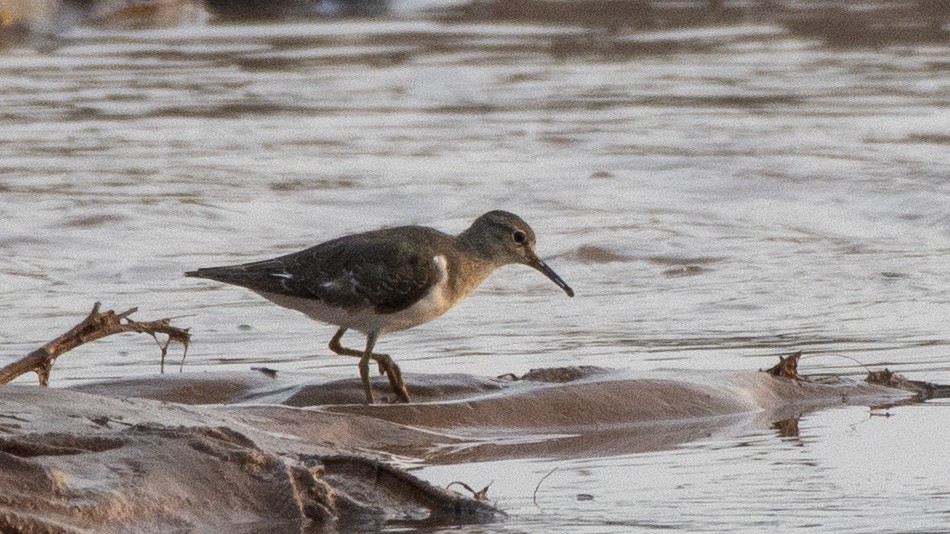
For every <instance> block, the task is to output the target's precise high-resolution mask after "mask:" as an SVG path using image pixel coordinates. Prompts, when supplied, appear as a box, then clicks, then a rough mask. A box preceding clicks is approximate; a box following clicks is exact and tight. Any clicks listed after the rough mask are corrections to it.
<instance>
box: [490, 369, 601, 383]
mask: <svg viewBox="0 0 950 534" xmlns="http://www.w3.org/2000/svg"><path fill="white" fill-rule="evenodd" d="M607 372H608V371H607V369H604V368H603V367H597V366H596V365H579V366H576V367H551V368H542V369H531V370H530V371H528V372H527V373H525V374H524V375H522V376H520V377H519V376H517V375H515V374H514V373H508V374H504V375H501V376H499V377H497V378H498V380H505V381H511V382H514V381H518V380H527V381H530V382H549V383H552V384H563V383H566V382H573V381H575V380H580V379H582V378H587V377H589V376H594V375H599V374H604V373H607Z"/></svg>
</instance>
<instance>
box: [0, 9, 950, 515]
mask: <svg viewBox="0 0 950 534" xmlns="http://www.w3.org/2000/svg"><path fill="white" fill-rule="evenodd" d="M66 38H67V39H66V41H65V42H64V43H62V45H61V46H59V47H57V48H55V49H51V50H45V49H44V50H36V49H30V48H13V49H11V50H7V51H5V52H4V53H3V55H2V56H0V199H2V200H0V247H2V248H0V250H2V251H3V253H2V254H0V304H2V307H3V309H4V312H3V320H0V353H2V354H4V356H5V357H6V356H11V357H12V356H14V355H19V354H25V353H26V352H28V351H29V350H32V349H33V348H35V347H36V346H37V345H39V344H42V343H44V342H45V341H47V340H48V339H50V338H51V337H53V336H54V335H56V334H58V333H59V332H61V331H62V330H64V329H65V328H68V327H69V326H71V325H73V324H75V323H76V322H77V321H78V320H79V319H80V318H81V317H82V316H83V314H85V313H86V312H87V311H88V309H89V308H90V307H91V305H92V303H93V302H94V301H96V300H102V301H104V304H105V306H107V307H115V308H122V309H124V308H127V307H131V306H139V307H140V308H141V311H140V312H139V314H140V316H141V318H143V319H150V318H157V317H164V316H172V317H175V319H174V320H175V322H176V324H180V325H182V326H189V327H191V328H192V331H193V333H194V336H195V339H194V345H193V347H192V349H191V351H190V352H189V354H188V359H187V360H186V362H185V365H184V372H185V373H201V372H202V371H204V370H212V369H213V370H245V369H247V368H248V367H249V366H251V365H266V366H268V367H272V368H275V369H278V371H279V372H281V373H285V374H293V375H301V376H307V375H313V376H316V377H319V378H320V379H330V378H352V377H353V375H354V373H355V372H356V367H355V362H354V361H351V360H350V359H347V358H341V357H335V356H331V355H330V354H329V351H328V350H327V349H326V348H325V347H326V343H327V341H329V336H330V335H331V334H332V329H331V328H329V327H324V326H320V325H317V324H314V323H311V322H309V321H308V320H307V319H306V318H304V317H302V316H298V315H296V314H294V313H292V312H288V311H283V310H280V309H277V308H275V307H274V306H272V305H270V304H268V303H266V302H263V301H262V300H261V299H259V298H257V297H255V296H254V295H252V294H249V293H248V292H246V291H243V290H240V289H237V288H226V287H222V286H220V285H218V284H213V283H208V282H204V281H198V280H186V279H184V278H182V277H181V272H183V271H185V270H188V269H192V268H195V267H199V266H208V265H218V264H227V263H232V262H240V261H250V260H252V259H259V258H266V257H269V256H272V255H277V254H281V253H285V252H290V251H293V250H296V249H298V248H302V247H304V246H307V245H310V244H313V243H316V242H319V241H322V240H325V239H328V238H331V237H335V236H338V235H341V234H344V233H348V232H354V231H359V230H364V229H371V228H377V227H380V226H387V225H398V224H406V223H419V224H427V225H432V226H435V227H437V228H440V229H443V230H445V231H450V232H458V231H460V230H462V229H464V228H465V227H466V226H467V224H468V223H469V222H470V221H471V220H472V219H473V218H474V217H476V216H477V215H479V214H480V213H482V212H484V211H486V210H489V209H494V208H505V209H509V210H511V211H514V212H516V213H518V214H520V215H521V216H523V217H524V218H525V219H526V220H527V221H529V222H530V223H531V224H532V225H533V226H534V228H535V230H536V231H537V232H538V235H539V252H540V253H541V255H542V256H543V257H545V258H547V259H548V260H549V263H550V264H551V266H552V267H553V268H554V269H555V270H556V271H558V273H559V274H561V275H562V277H563V278H564V279H565V280H566V281H567V282H568V283H570V284H571V285H572V286H573V287H574V289H575V290H576V291H577V297H576V298H574V299H567V298H566V297H564V295H563V294H562V293H560V291H559V290H558V289H557V288H556V287H554V286H553V285H552V284H550V282H549V281H547V280H546V279H544V278H543V277H540V276H538V275H537V273H535V272H532V271H530V270H528V269H522V268H517V267H509V268H506V269H503V270H502V271H500V272H498V273H496V274H495V275H494V276H493V277H492V278H490V279H489V280H488V281H487V282H486V283H485V284H484V285H483V286H482V287H481V288H480V289H479V291H478V292H477V293H476V294H475V295H473V296H472V297H471V298H470V299H468V300H467V301H466V302H464V303H462V304H461V305H459V306H458V307H457V308H456V309H454V310H452V311H451V312H449V313H448V314H447V315H446V316H445V317H443V318H441V319H439V320H438V321H436V322H433V323H430V324H428V325H425V326H422V327H419V328H416V329H414V330H411V331H408V332H403V333H399V334H394V335H391V336H388V337H384V338H383V339H382V341H381V342H380V345H379V348H380V350H384V351H385V352H388V353H390V354H392V355H393V356H394V357H395V358H396V360H397V361H398V362H399V363H400V364H401V365H402V367H403V369H404V370H405V371H406V372H407V373H410V374H411V373H459V372H461V373H468V374H474V375H479V376H496V375H501V374H503V373H508V372H513V373H517V374H522V373H524V372H525V371H527V370H529V369H532V368H539V367H550V366H566V365H596V366H604V367H612V368H616V369H620V370H621V371H622V372H623V373H628V374H629V375H630V376H636V377H640V378H666V379H670V378H671V379H674V380H675V379H683V380H696V381H700V382H708V381H710V380H711V379H709V378H707V377H710V376H717V374H718V373H728V372H733V371H737V370H738V371H745V370H750V369H757V368H761V367H767V366H769V365H771V364H772V363H773V359H774V358H775V356H776V355H778V354H784V353H787V352H790V351H792V350H797V349H803V350H804V351H805V353H806V357H805V359H803V360H802V368H803V371H806V372H809V371H810V372H830V373H837V374H842V375H846V376H858V375H861V374H863V373H864V368H863V367H862V365H868V366H873V367H876V368H879V367H883V366H887V367H889V368H891V369H895V370H898V371H900V372H902V373H905V374H907V375H908V376H910V377H912V378H918V379H925V380H930V381H936V382H944V383H947V382H950V365H948V361H950V337H948V331H947V317H950V299H948V294H950V293H948V290H950V210H948V206H950V167H948V162H950V106H948V103H950V69H948V65H950V49H948V48H947V47H945V46H942V45H934V44H918V45H895V46H882V47H876V48H871V49H862V48H856V49H845V50H841V49H829V48H827V47H825V46H822V45H821V43H820V42H818V41H815V40H810V39H805V38H800V37H795V36H792V35H790V34H788V33H787V32H786V31H785V30H783V29H780V28H778V27H775V26H769V25H756V26H740V27H725V28H724V27H716V28H705V29H703V28H697V29H688V30H671V31H642V32H631V33H629V34H624V35H621V36H612V37H611V39H614V40H616V41H611V43H613V44H616V43H620V44H624V43H626V44H624V46H614V47H612V48H610V47H608V48H609V50H608V49H606V48H604V47H603V46H600V45H597V41H596V39H597V38H599V37H597V36H596V35H594V37H591V34H590V32H588V31H587V30H585V29H579V28H574V27H560V26H552V25H549V24H537V25H535V24H530V23H524V24H501V23H457V24H444V23H439V22H433V21H430V20H419V19H397V20H364V21H338V22H307V23H280V24H264V25H254V24H250V25H248V24H244V25H234V26H229V25H217V26H205V27H189V28H176V29H166V30H143V31H134V32H133V31H125V32H123V31H107V30H98V29H91V28H77V29H73V30H71V31H70V32H69V33H68V34H67V36H66ZM592 39H593V40H592ZM591 43H593V44H591ZM648 45H649V46H648ZM647 52H650V53H647ZM345 341H347V342H348V343H349V344H358V343H359V342H360V339H359V338H358V337H357V336H353V337H349V336H348V337H347V338H346V340H345ZM149 343H150V340H148V339H147V338H145V339H140V338H136V337H130V336H126V337H120V338H115V339H107V340H103V341H101V342H97V344H96V345H90V346H88V347H83V348H81V349H79V350H77V351H76V352H75V354H69V355H67V356H65V357H63V358H62V359H61V360H60V361H59V362H58V363H57V366H56V368H55V369H54V372H53V384H54V386H57V385H58V386H67V385H78V384H81V383H85V382H91V381H94V380H102V379H110V378H128V377H137V376H143V375H147V374H150V373H154V372H155V371H156V368H157V358H158V353H157V350H153V347H152V346H151V345H149ZM855 360H857V362H860V364H861V365H859V364H858V363H856V362H855ZM25 380H26V379H25V378H24V381H25ZM410 387H411V384H410ZM948 407H950V405H948V404H947V403H946V402H944V401H939V402H931V403H926V404H923V405H916V406H902V407H892V408H867V407H842V408H839V409H832V410H825V411H820V412H817V413H810V414H808V415H806V416H805V417H803V418H802V419H801V420H798V421H793V422H788V421H786V422H783V423H782V424H777V425H775V426H774V427H773V426H772V425H771V423H773V422H762V421H756V422H754V423H750V424H749V425H747V426H742V427H736V426H734V425H733V426H728V427H727V428H728V430H727V431H723V432H721V433H716V432H713V433H711V434H710V435H707V436H702V437H699V438H698V439H695V440H694V441H690V442H688V443H687V444H685V445H679V446H677V447H674V448H673V449H668V450H658V451H652V452H638V453H631V454H622V455H605V456H598V457H594V458H591V457H583V458H576V459H570V458H569V459H564V458H546V457H544V456H538V457H534V458H530V459H524V458H518V459H511V460H497V461H481V462H471V463H455V464H451V465H428V464H426V463H425V462H418V461H416V460H415V459H413V458H395V460H396V461H398V462H401V463H402V465H407V466H410V467H412V468H413V469H414V472H416V473H417V474H419V475H420V476H422V477H423V478H425V479H427V480H430V481H432V482H433V483H436V484H443V485H444V484H447V483H449V482H451V481H453V480H463V481H465V482H467V483H468V484H470V485H472V486H473V487H477V488H480V487H482V486H484V485H487V484H488V483H490V482H493V484H492V486H491V490H490V492H489V496H490V497H491V498H492V499H494V500H497V503H498V505H499V506H500V507H502V508H504V509H505V510H506V511H508V512H509V514H510V515H511V517H510V518H509V519H508V520H507V521H505V522H503V523H499V524H496V525H489V526H484V525H483V526H478V527H464V528H460V529H458V530H457V531H458V532H542V531H544V532H565V533H566V532H571V533H574V532H637V531H652V530H656V529H663V530H679V531H685V532H760V531H762V530H765V529H769V530H776V531H789V530H796V529H807V530H812V531H824V532H931V531H939V530H942V529H943V528H945V525H946V524H947V523H948V521H950V505H948V504H947V502H948V501H947V496H948V495H950V470H948V469H950V468H948V465H950V464H948V463H947V462H946V450H947V449H946V443H947V442H948V441H950V439H948V438H950V433H948V430H947V425H946V422H947V421H948V417H950V412H948ZM774 423H779V422H774ZM528 438H529V437H528V436H526V437H525V439H528ZM554 468H557V469H556V470H555V471H554V472H553V473H552V474H551V475H550V476H548V478H546V479H544V481H543V483H542V484H541V486H540V487H537V485H538V483H539V482H540V481H541V479H542V477H544V476H545V475H546V474H548V473H550V472H551V471H552V469H554ZM536 487H537V494H535V493H534V492H535V489H536ZM535 497H536V498H535ZM535 501H536V502H535ZM393 528H398V526H394V527H393Z"/></svg>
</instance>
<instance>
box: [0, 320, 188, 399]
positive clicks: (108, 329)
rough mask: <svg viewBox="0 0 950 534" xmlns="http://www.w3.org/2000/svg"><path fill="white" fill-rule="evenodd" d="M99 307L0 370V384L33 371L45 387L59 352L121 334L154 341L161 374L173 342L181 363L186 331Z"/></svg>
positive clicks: (185, 348)
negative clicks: (179, 348)
mask: <svg viewBox="0 0 950 534" xmlns="http://www.w3.org/2000/svg"><path fill="white" fill-rule="evenodd" d="M101 305H102V303H101V302H97V303H95V305H94V306H93V307H92V311H91V312H89V315H88V316H86V318H85V319H83V320H82V322H80V323H79V324H77V325H76V326H74V327H72V329H70V330H69V331H68V332H66V333H65V334H63V335H61V336H59V337H57V338H56V339H53V340H52V341H50V342H49V343H47V344H45V345H43V346H42V347H40V348H38V349H36V350H34V351H33V352H31V353H29V354H27V355H26V356H24V357H23V358H21V359H19V360H17V361H15V362H13V363H11V364H9V365H7V366H5V367H3V368H0V384H6V383H7V382H10V381H11V380H13V379H14V378H16V377H18V376H20V375H22V374H25V373H28V372H30V371H33V372H35V373H36V375H37V377H38V378H39V381H40V385H42V386H46V385H48V384H49V373H50V370H51V369H52V368H53V362H54V361H55V360H56V358H58V357H59V356H61V355H62V354H63V353H65V352H67V351H69V350H72V349H74V348H76V347H78V346H80V345H82V344H84V343H89V342H91V341H95V340H97V339H99V338H103V337H106V336H111V335H112V334H121V333H124V332H138V333H142V334H148V335H150V336H152V337H153V338H154V339H155V342H156V343H158V347H159V349H160V350H161V353H162V355H161V363H160V367H159V368H160V370H161V372H162V373H164V372H165V356H166V354H167V353H168V346H169V345H170V344H171V342H172V341H177V342H178V343H181V344H182V345H183V346H184V354H182V362H184V359H185V355H187V353H188V343H189V342H190V341H191V335H190V334H189V333H188V329H187V328H178V327H175V326H171V324H170V323H171V320H170V319H158V320H156V321H142V322H140V321H133V320H132V319H130V318H129V316H130V315H132V314H133V313H135V312H136V311H138V308H131V309H129V310H126V311H124V312H122V313H116V312H114V311H112V310H108V311H105V312H100V311H99V308H100V306H101ZM158 334H164V335H166V336H167V339H166V340H165V341H164V342H162V341H160V340H159V339H158Z"/></svg>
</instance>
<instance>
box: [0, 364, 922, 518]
mask: <svg viewBox="0 0 950 534" xmlns="http://www.w3.org/2000/svg"><path fill="white" fill-rule="evenodd" d="M408 382H409V383H410V384H412V385H413V388H412V391H413V393H414V395H415V400H416V402H414V403H413V404H410V405H373V406H364V405H360V404H355V403H354V401H355V400H357V398H358V396H359V395H361V391H360V389H359V387H358V386H357V384H356V383H355V381H351V380H344V381H336V382H329V383H323V384H312V383H311V384H305V383H296V382H294V381H293V380H286V379H283V378H280V377H278V378H277V379H272V378H268V377H266V376H264V375H261V374H259V373H254V372H248V373H240V374H217V373H202V374H194V375H165V376H156V377H148V378H141V379H128V380H122V381H114V382H110V383H101V384H92V385H85V386H82V387H76V388H73V389H56V388H40V387H33V386H11V385H7V386H3V387H0V466H2V469H0V527H2V529H0V530H3V531H4V532H7V531H36V532H74V531H75V532H79V531H83V530H84V529H94V530H95V531H97V532H128V531H142V532H144V531H152V530H155V529H159V528H189V529H199V530H201V531H203V532H209V531H211V532H213V531H224V530H227V531H228V532H242V531H255V530H258V529H260V528H262V526H263V525H266V526H267V528H268V529H269V530H270V531H294V532H297V531H299V530H300V529H301V528H303V529H304V530H311V529H312V530H314V531H326V530H341V529H342V530H345V529H346V528H350V527H353V526H357V525H358V526H362V527H373V528H375V527H379V526H381V525H384V524H387V523H389V522H399V523H400V524H407V525H438V524H445V525H449V524H456V523H470V522H482V521H494V520H500V519H503V518H504V513H503V512H502V511H499V510H496V509H494V508H493V507H491V506H489V505H488V504H485V503H483V502H478V501H475V500H473V499H469V498H467V497H462V496H459V495H458V494H455V493H452V492H447V491H445V490H442V489H441V488H436V487H433V486H431V485H429V484H427V483H426V482H424V481H421V480H419V479H417V478H415V477H413V476H412V475H410V474H408V473H407V472H406V471H404V470H402V469H399V468H398V467H395V466H393V465H390V463H387V460H388V461H392V459H393V458H395V457H396V456H395V455H398V457H399V458H401V459H402V461H406V459H407V458H409V459H413V460H416V461H419V462H422V463H431V464H452V463H456V462H461V461H472V460H486V459H501V458H510V459H518V458H524V459H528V458H532V457H542V456H543V457H576V456H580V455H587V456H600V455H611V454H621V453H629V452H639V451H649V450H661V449H665V448H669V447H672V446H674V445H676V444H679V443H684V442H687V441H690V440H694V439H698V438H701V437H704V436H708V435H710V434H711V433H714V432H724V431H725V432H728V430H729V429H730V428H733V427H734V428H739V427H742V426H746V427H747V426H748V425H749V424H762V425H767V424H772V423H774V422H776V421H780V420H782V419H784V418H786V417H790V416H793V415H798V414H800V413H802V412H803V411H808V410H812V409H818V408H821V407H828V406H835V405H841V404H867V405H872V404H878V403H886V402H894V401H897V400H900V399H902V398H904V397H906V396H907V394H906V393H905V392H902V391H897V390H891V389H887V388H883V387H880V386H872V385H868V384H864V383H861V382H856V381H855V382H835V383H830V384H829V383H813V382H809V383H797V382H791V381H787V380H784V379H776V378H772V377H770V376H767V375H765V374H763V373H749V374H741V375H730V376H724V377H722V378H721V380H718V381H714V382H715V385H703V384H699V383H691V382H681V381H668V380H632V379H626V378H623V377H619V376H617V375H616V373H613V372H610V371H607V370H603V369H596V368H588V369H578V368H571V369H559V370H558V369H555V370H544V371H540V372H532V373H531V374H529V375H527V376H526V377H523V378H522V379H518V380H505V379H488V378H479V377H472V376H467V375H427V376H411V375H410V376H409V377H408ZM377 385H378V386H382V385H383V384H382V382H377ZM380 393H381V394H385V391H384V389H383V388H382V387H380Z"/></svg>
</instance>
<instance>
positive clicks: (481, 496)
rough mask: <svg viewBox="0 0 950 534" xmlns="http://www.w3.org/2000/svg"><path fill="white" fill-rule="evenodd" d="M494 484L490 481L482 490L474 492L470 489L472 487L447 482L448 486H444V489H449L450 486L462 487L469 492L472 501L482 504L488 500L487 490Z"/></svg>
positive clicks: (460, 483) (462, 483)
mask: <svg viewBox="0 0 950 534" xmlns="http://www.w3.org/2000/svg"><path fill="white" fill-rule="evenodd" d="M494 483H495V481H494V480H492V481H491V482H489V483H488V485H487V486H485V487H484V488H482V489H480V490H478V491H475V490H474V489H472V487H471V486H469V485H468V484H466V483H464V482H461V481H458V480H456V481H455V482H449V485H448V486H446V487H445V489H451V488H452V486H454V485H456V484H458V485H459V486H462V487H463V488H465V489H466V490H468V491H469V492H471V494H472V498H473V499H475V500H476V501H482V502H484V501H487V500H488V488H490V487H491V485H492V484H494Z"/></svg>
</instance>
